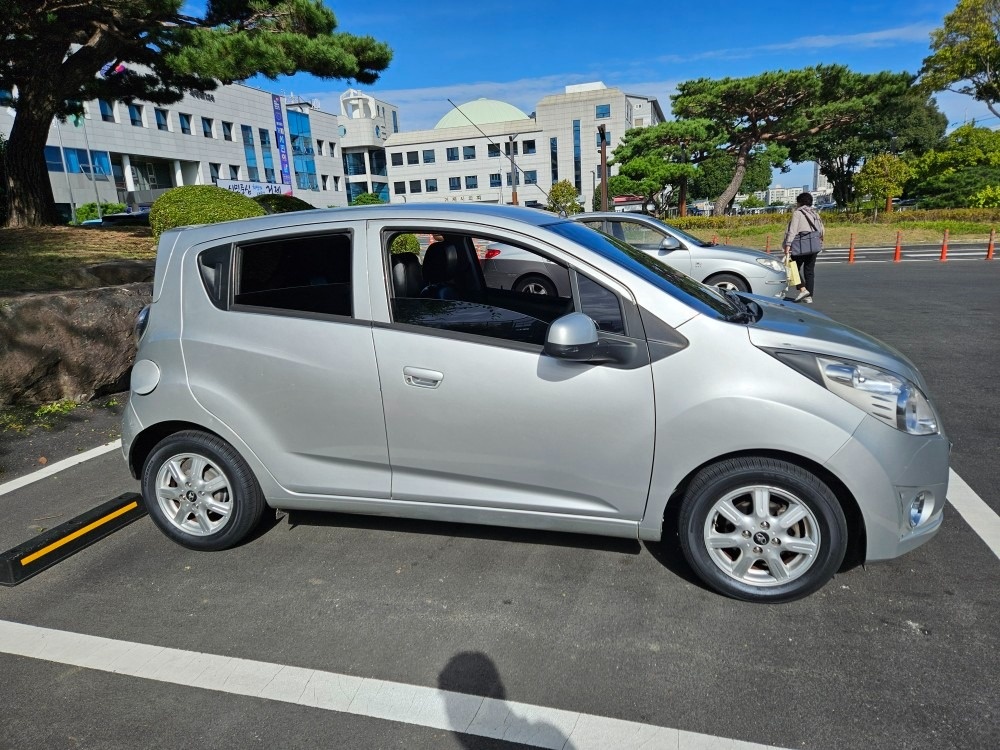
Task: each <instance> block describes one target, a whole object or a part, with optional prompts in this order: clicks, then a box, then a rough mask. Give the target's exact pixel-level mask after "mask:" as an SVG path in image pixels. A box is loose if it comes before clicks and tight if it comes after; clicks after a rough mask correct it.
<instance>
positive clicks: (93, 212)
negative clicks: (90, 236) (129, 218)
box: [76, 201, 126, 224]
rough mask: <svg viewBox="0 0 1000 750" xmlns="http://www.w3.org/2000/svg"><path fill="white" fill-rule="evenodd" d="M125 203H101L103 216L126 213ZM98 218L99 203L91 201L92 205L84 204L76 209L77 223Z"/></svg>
mask: <svg viewBox="0 0 1000 750" xmlns="http://www.w3.org/2000/svg"><path fill="white" fill-rule="evenodd" d="M125 208H126V206H125V204H124V203H107V202H106V201H102V202H101V214H102V215H103V214H120V213H124V211H125ZM96 218H97V203H96V202H94V201H91V202H90V203H84V204H83V205H82V206H77V207H76V223H77V224H82V223H83V222H85V221H90V220H91V219H96Z"/></svg>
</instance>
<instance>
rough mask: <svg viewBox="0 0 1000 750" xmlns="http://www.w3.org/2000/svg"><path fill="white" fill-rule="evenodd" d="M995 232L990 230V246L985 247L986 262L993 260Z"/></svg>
mask: <svg viewBox="0 0 1000 750" xmlns="http://www.w3.org/2000/svg"><path fill="white" fill-rule="evenodd" d="M996 231H997V230H995V229H991V230H990V244H989V245H987V246H986V260H993V238H994V236H995V235H996Z"/></svg>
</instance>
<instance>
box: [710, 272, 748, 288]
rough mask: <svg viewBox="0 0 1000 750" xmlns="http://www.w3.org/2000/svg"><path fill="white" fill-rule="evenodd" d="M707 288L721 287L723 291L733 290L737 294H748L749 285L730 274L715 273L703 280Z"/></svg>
mask: <svg viewBox="0 0 1000 750" xmlns="http://www.w3.org/2000/svg"><path fill="white" fill-rule="evenodd" d="M705 283H706V284H708V285H709V286H717V287H722V288H723V289H735V290H736V291H737V292H749V291H750V285H749V284H747V283H746V282H745V281H744V280H743V279H741V278H740V277H739V276H736V275H735V274H731V273H717V274H715V276H710V277H709V278H707V279H705Z"/></svg>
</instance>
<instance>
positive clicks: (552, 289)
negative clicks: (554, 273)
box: [511, 274, 556, 297]
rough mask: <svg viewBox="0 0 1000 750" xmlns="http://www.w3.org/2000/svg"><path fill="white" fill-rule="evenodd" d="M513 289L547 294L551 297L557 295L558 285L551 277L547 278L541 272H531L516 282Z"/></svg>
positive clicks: (528, 292)
mask: <svg viewBox="0 0 1000 750" xmlns="http://www.w3.org/2000/svg"><path fill="white" fill-rule="evenodd" d="M511 291H514V292H524V293H527V294H546V295H548V296H550V297H554V296H555V295H556V285H555V284H553V283H552V281H551V279H547V278H545V277H544V276H540V275H539V274H529V275H527V276H522V277H521V278H519V279H518V280H517V281H515V282H514V286H512V287H511Z"/></svg>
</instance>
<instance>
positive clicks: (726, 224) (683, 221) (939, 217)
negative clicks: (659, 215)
mask: <svg viewBox="0 0 1000 750" xmlns="http://www.w3.org/2000/svg"><path fill="white" fill-rule="evenodd" d="M790 214H791V209H789V211H786V212H785V213H783V214H749V215H743V216H685V217H684V218H680V217H676V216H675V217H673V218H669V219H666V221H667V223H668V224H670V225H671V226H674V227H677V228H678V229H737V228H739V227H761V226H768V225H771V224H781V225H785V224H787V223H788V219H789V217H790ZM820 216H821V217H823V223H824V224H826V225H830V224H888V225H893V224H911V223H928V222H965V223H972V224H1000V209H996V208H933V209H926V210H924V209H916V210H906V211H899V210H896V211H891V212H889V213H885V212H883V211H879V213H878V215H877V216H876V215H875V214H873V213H871V212H869V213H861V212H853V213H852V212H846V211H845V212H841V211H823V212H821V213H820ZM929 228H933V227H929Z"/></svg>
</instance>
